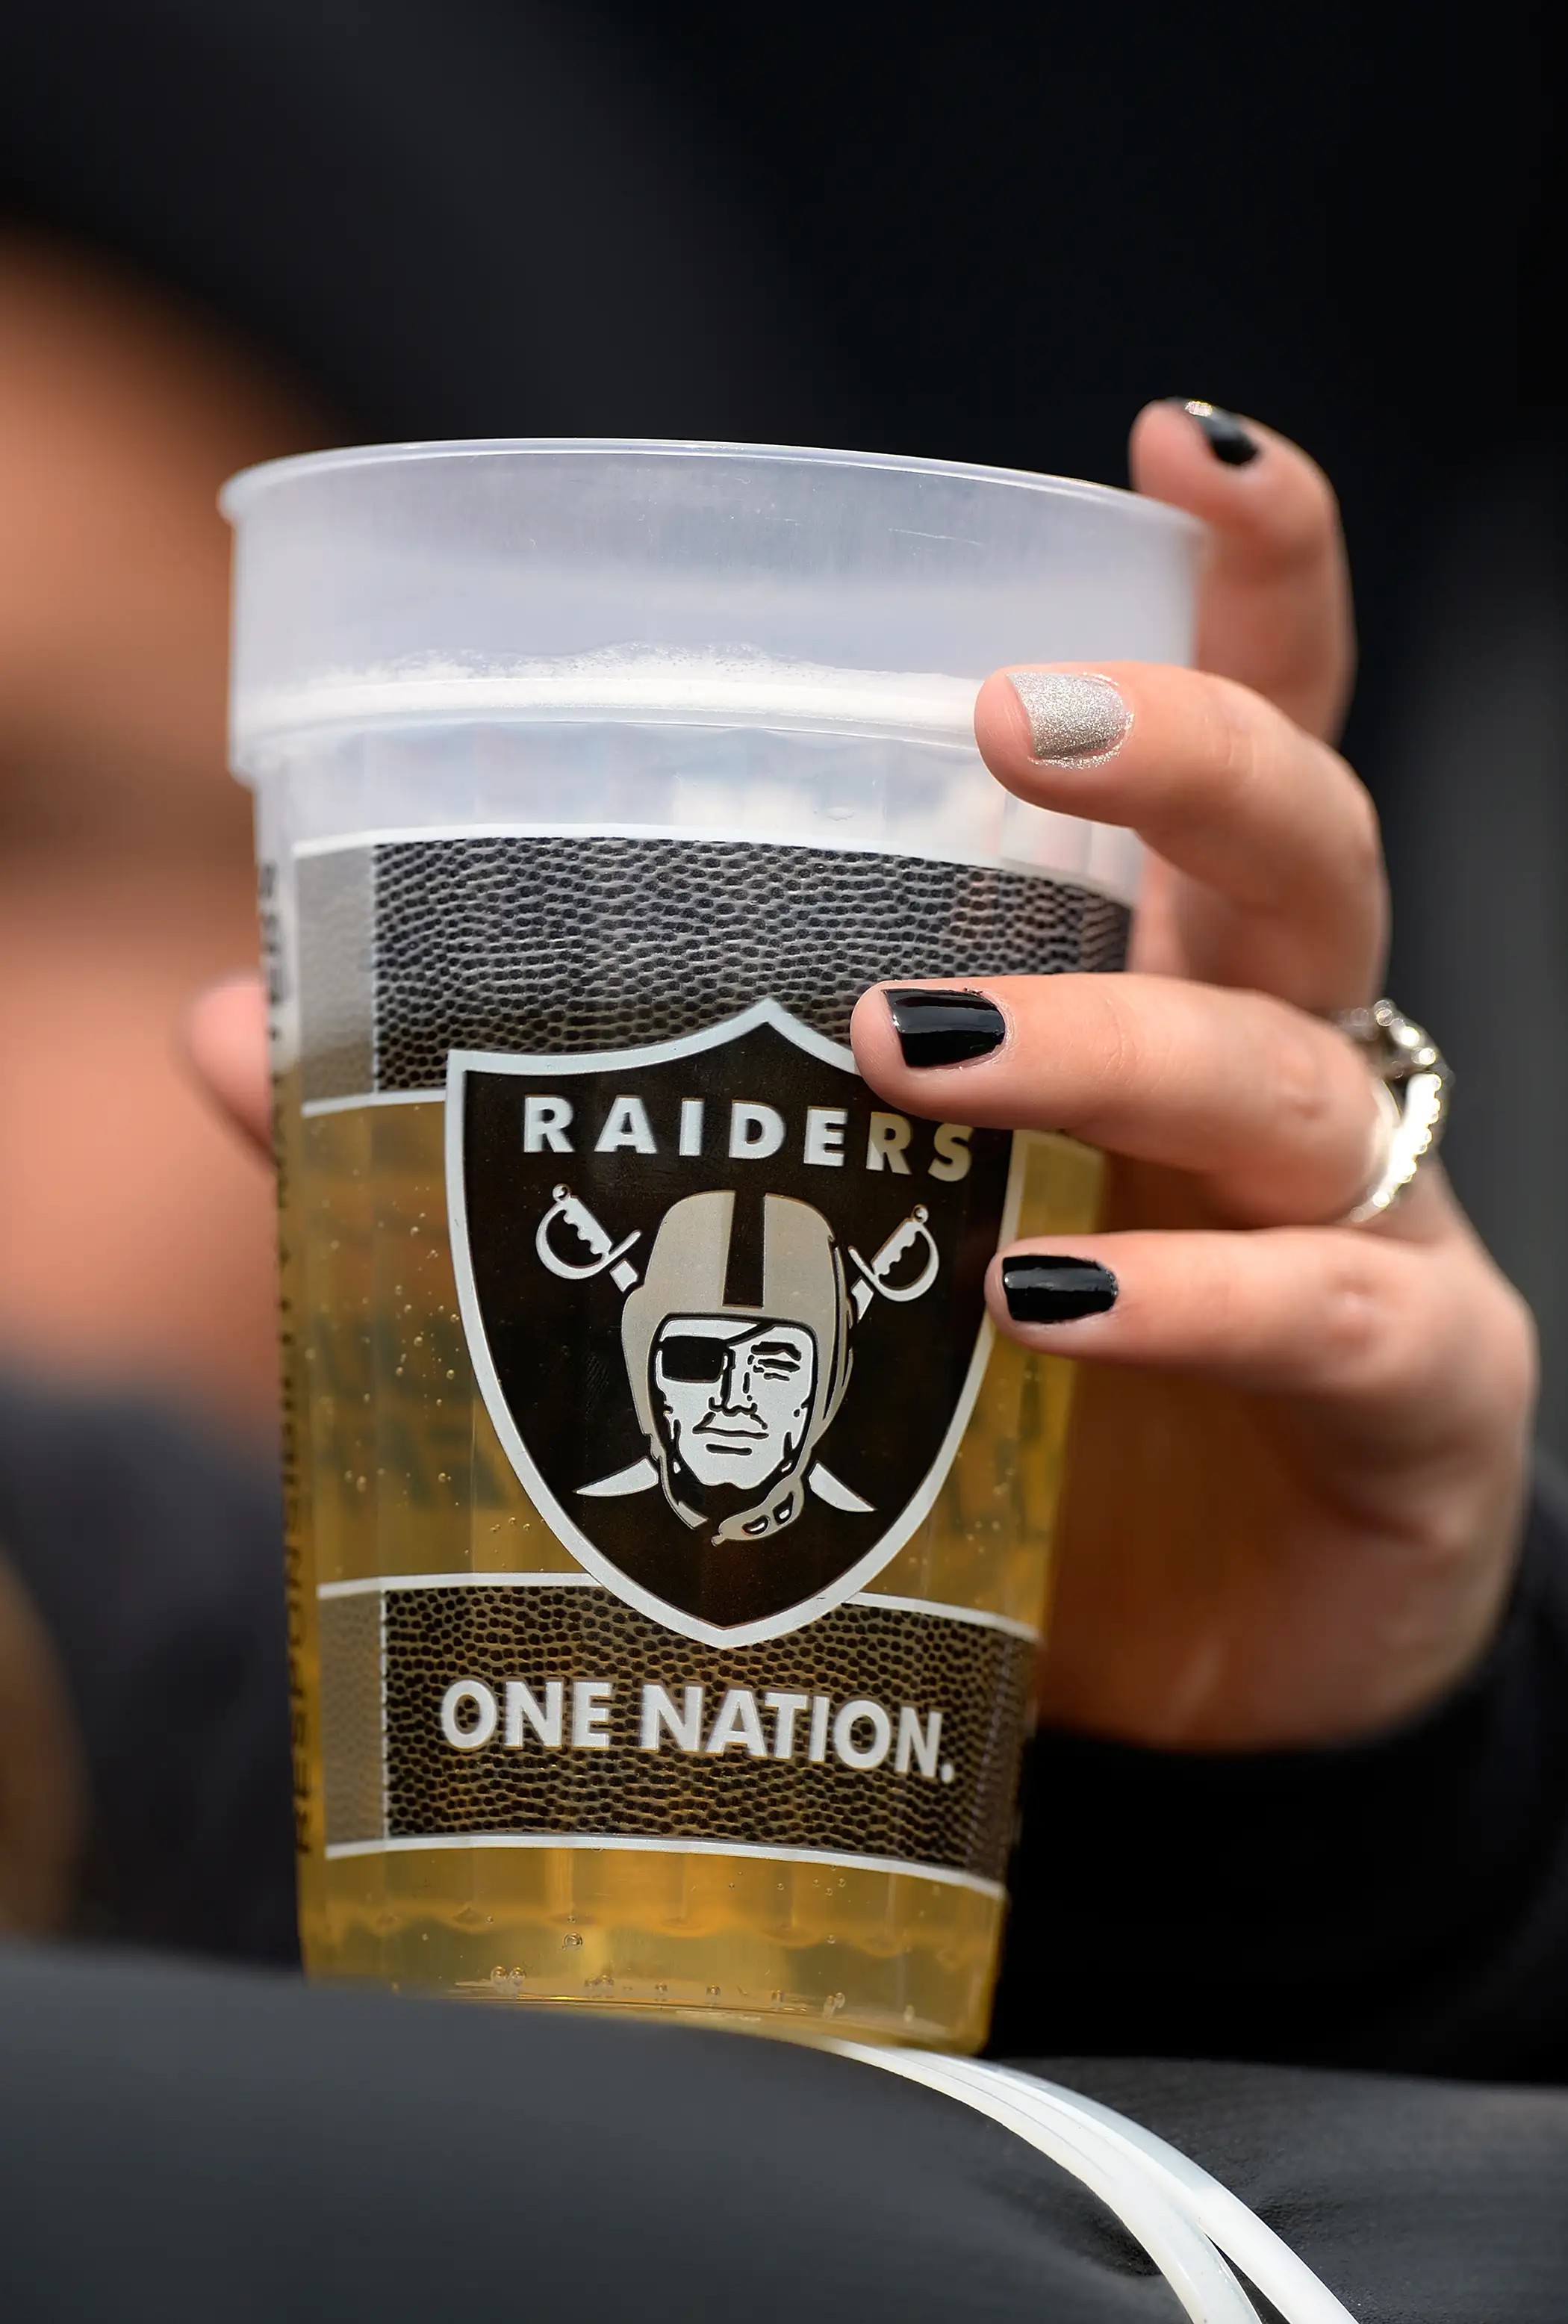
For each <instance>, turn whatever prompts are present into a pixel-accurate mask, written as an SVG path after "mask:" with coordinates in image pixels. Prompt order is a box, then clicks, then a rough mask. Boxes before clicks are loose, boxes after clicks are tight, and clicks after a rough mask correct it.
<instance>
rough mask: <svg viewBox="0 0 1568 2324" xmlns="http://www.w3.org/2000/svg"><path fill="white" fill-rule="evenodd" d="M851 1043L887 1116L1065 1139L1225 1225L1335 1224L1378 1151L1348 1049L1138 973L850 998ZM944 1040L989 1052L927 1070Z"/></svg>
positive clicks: (1305, 1021) (1243, 1000)
mask: <svg viewBox="0 0 1568 2324" xmlns="http://www.w3.org/2000/svg"><path fill="white" fill-rule="evenodd" d="M851 1038H852V1039H853V1043H854V1050H855V1058H856V1062H857V1063H858V1065H859V1066H860V1069H861V1071H862V1074H864V1075H865V1078H866V1079H867V1081H868V1082H870V1084H872V1088H873V1089H875V1090H876V1091H878V1092H879V1093H880V1094H881V1096H882V1097H884V1098H885V1099H886V1100H887V1101H888V1102H890V1104H892V1105H894V1106H897V1107H899V1108H900V1109H902V1110H905V1111H909V1112H910V1113H916V1114H922V1115H925V1116H927V1117H930V1118H934V1119H936V1120H946V1121H963V1122H968V1123H970V1124H972V1125H973V1126H974V1127H976V1128H982V1127H984V1128H992V1129H1019V1130H1065V1131H1067V1132H1069V1133H1070V1134H1071V1135H1072V1136H1074V1137H1075V1138H1082V1139H1086V1140H1087V1141H1088V1142H1089V1143H1090V1144H1091V1145H1093V1146H1100V1147H1105V1148H1109V1149H1110V1150H1111V1152H1113V1153H1117V1154H1123V1155H1127V1156H1129V1157H1131V1158H1132V1159H1134V1160H1136V1161H1140V1162H1154V1163H1158V1164H1160V1165H1161V1166H1163V1167H1166V1168H1167V1169H1174V1170H1181V1171H1185V1172H1187V1173H1189V1174H1190V1175H1191V1176H1193V1177H1194V1179H1195V1181H1196V1182H1197V1184H1198V1185H1200V1186H1201V1188H1202V1189H1203V1190H1204V1194H1205V1195H1206V1196H1207V1198H1208V1201H1209V1203H1210V1204H1211V1205H1212V1206H1213V1210H1214V1211H1215V1212H1217V1213H1218V1214H1219V1215H1220V1216H1221V1217H1223V1218H1225V1219H1227V1220H1231V1219H1233V1220H1236V1221H1238V1222H1247V1223H1249V1224H1255V1225H1260V1224H1270V1225H1273V1224H1286V1223H1291V1224H1305V1223H1308V1222H1318V1221H1324V1220H1329V1219H1336V1218H1342V1217H1343V1216H1344V1215H1345V1213H1346V1212H1347V1211H1349V1210H1351V1208H1352V1207H1353V1206H1354V1205H1355V1203H1358V1202H1359V1201H1360V1199H1361V1197H1362V1196H1363V1195H1364V1194H1365V1193H1366V1190H1367V1188H1368V1186H1369V1185H1370V1184H1371V1182H1372V1180H1373V1178H1374V1176H1376V1173H1377V1168H1378V1164H1379V1157H1380V1154H1381V1150H1382V1140H1383V1136H1384V1131H1383V1127H1382V1115H1381V1112H1380V1110H1379V1102H1378V1099H1377V1096H1376V1093H1375V1088H1374V1084H1373V1082H1372V1078H1371V1075H1370V1074H1369V1073H1368V1071H1367V1069H1366V1066H1365V1065H1364V1063H1363V1062H1362V1060H1361V1058H1360V1055H1359V1053H1358V1052H1357V1051H1356V1050H1355V1049H1354V1048H1353V1047H1352V1046H1351V1043H1350V1042H1349V1041H1348V1040H1347V1039H1346V1038H1345V1037H1344V1036H1343V1035H1342V1034H1341V1033H1338V1032H1336V1031H1335V1030H1334V1029H1333V1027H1332V1026H1328V1025H1323V1024H1320V1023H1318V1022H1317V1021H1316V1020H1315V1019H1312V1018H1309V1017H1304V1016H1302V1015H1301V1014H1300V1013H1299V1011H1297V1010H1293V1009H1287V1008H1286V1007H1284V1006H1283V1005H1282V1004H1281V1003H1280V1002H1278V1001H1271V1000H1269V999H1268V998H1267V997H1266V996H1264V995H1262V994H1259V993H1241V992H1220V991H1214V990H1213V989H1212V988H1210V987H1206V986H1204V985H1196V984H1185V983H1182V982H1178V981H1176V979H1174V978H1168V977H1149V976H1076V975H1063V976H1017V977H985V978H982V979H977V980H976V981H975V982H974V983H973V985H969V986H964V987H963V988H954V987H953V986H951V985H942V984H930V983H927V984H915V983H910V984H902V985H891V986H886V987H881V988H873V990H872V991H871V992H869V993H866V994H864V995H862V999H861V1001H859V1003H858V1004H857V1006H856V1009H855V1012H854V1016H853V1019H852V1021H851ZM955 1038H958V1039H960V1040H967V1042H968V1044H969V1046H970V1047H971V1049H972V1051H973V1047H974V1046H976V1045H978V1043H979V1042H980V1041H981V1040H982V1038H984V1039H986V1040H988V1041H991V1042H992V1043H993V1044H994V1046H992V1047H991V1049H990V1052H989V1054H988V1055H984V1056H974V1055H973V1054H971V1056H969V1058H968V1060H967V1062H964V1063H961V1064H944V1063H940V1062H937V1063H927V1062H925V1060H926V1059H927V1058H929V1057H931V1056H933V1053H934V1052H935V1054H936V1056H938V1057H939V1056H941V1055H942V1053H943V1052H944V1051H947V1052H949V1053H950V1052H951V1050H952V1048H953V1046H954V1042H955Z"/></svg>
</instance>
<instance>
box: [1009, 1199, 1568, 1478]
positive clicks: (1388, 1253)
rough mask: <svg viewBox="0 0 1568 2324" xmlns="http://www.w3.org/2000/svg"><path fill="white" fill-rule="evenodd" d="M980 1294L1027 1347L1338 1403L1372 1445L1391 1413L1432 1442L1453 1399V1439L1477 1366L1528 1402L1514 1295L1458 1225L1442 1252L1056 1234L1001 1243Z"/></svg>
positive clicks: (1385, 1445) (1301, 1233) (1386, 1445)
mask: <svg viewBox="0 0 1568 2324" xmlns="http://www.w3.org/2000/svg"><path fill="white" fill-rule="evenodd" d="M1483 1272H1484V1276H1485V1278H1486V1279H1485V1283H1484V1285H1483V1283H1482V1281H1481V1277H1482V1274H1483ZM1462 1276H1463V1277H1467V1278H1469V1279H1471V1280H1472V1284H1473V1289H1474V1293H1475V1295H1476V1296H1469V1292H1468V1291H1467V1288H1466V1285H1465V1283H1462V1281H1461V1280H1460V1277H1462ZM986 1300H987V1303H988V1305H989V1306H990V1309H991V1313H992V1318H993V1320H994V1321H995V1323H997V1325H998V1327H999V1329H1001V1331H1003V1332H1004V1333H1008V1334H1009V1335H1010V1337H1011V1338H1013V1339H1015V1340H1019V1341H1021V1342H1023V1343H1024V1345H1025V1346H1028V1347H1036V1348H1041V1349H1049V1350H1051V1351H1054V1352H1056V1353H1058V1354H1062V1355H1069V1354H1070V1355H1072V1356H1073V1357H1074V1358H1075V1359H1081V1360H1084V1362H1090V1363H1097V1364H1113V1365H1121V1366H1129V1367H1142V1368H1148V1369H1153V1370H1157V1371H1160V1372H1175V1373H1183V1374H1185V1375H1188V1376H1189V1377H1192V1378H1194V1379H1205V1380H1210V1381H1213V1382H1214V1383H1216V1384H1218V1385H1220V1386H1223V1387H1229V1388H1241V1389H1245V1390H1246V1391H1248V1392H1249V1393H1250V1394H1258V1395H1263V1396H1280V1397H1307V1398H1313V1399H1318V1400H1321V1401H1324V1402H1327V1403H1332V1404H1337V1405H1340V1406H1343V1407H1344V1409H1345V1412H1346V1414H1347V1416H1349V1417H1350V1420H1351V1425H1353V1426H1354V1427H1355V1428H1356V1429H1357V1430H1358V1431H1361V1430H1364V1431H1366V1432H1368V1433H1369V1434H1370V1437H1371V1439H1372V1441H1373V1442H1374V1443H1375V1444H1376V1446H1377V1449H1378V1451H1379V1456H1382V1457H1388V1456H1392V1455H1395V1454H1397V1452H1398V1451H1399V1450H1400V1449H1401V1438H1400V1437H1399V1436H1398V1435H1397V1434H1394V1435H1390V1434H1389V1431H1390V1428H1391V1427H1393V1426H1394V1425H1395V1424H1396V1423H1397V1424H1398V1425H1399V1426H1400V1427H1402V1428H1403V1429H1404V1430H1405V1431H1406V1432H1407V1433H1406V1435H1405V1437H1404V1439H1403V1447H1404V1449H1407V1450H1408V1449H1410V1447H1411V1446H1412V1445H1413V1444H1414V1443H1415V1441H1416V1438H1417V1437H1418V1438H1419V1440H1420V1442H1421V1443H1422V1444H1423V1445H1429V1444H1430V1443H1431V1442H1432V1441H1433V1440H1434V1438H1436V1439H1438V1440H1441V1438H1442V1437H1443V1434H1444V1432H1445V1431H1451V1430H1452V1428H1453V1409H1452V1407H1453V1406H1454V1404H1455V1402H1456V1399H1460V1398H1462V1400H1463V1402H1464V1404H1465V1406H1466V1416H1467V1419H1466V1433H1467V1434H1469V1433H1470V1431H1471V1429H1472V1428H1473V1425H1474V1420H1475V1415H1474V1413H1473V1411H1471V1409H1470V1407H1471V1406H1472V1404H1473V1402H1474V1398H1475V1394H1476V1383H1477V1381H1478V1380H1479V1379H1480V1374H1481V1372H1482V1371H1483V1370H1484V1372H1485V1374H1486V1386H1485V1388H1484V1389H1483V1391H1482V1393H1483V1395H1485V1396H1495V1397H1496V1398H1497V1401H1498V1405H1499V1409H1501V1408H1503V1407H1504V1406H1506V1405H1507V1404H1508V1399H1510V1398H1515V1397H1517V1398H1518V1399H1519V1401H1518V1409H1519V1410H1520V1411H1524V1410H1525V1409H1526V1406H1527V1404H1528V1373H1529V1369H1530V1365H1531V1353H1530V1348H1531V1342H1530V1334H1529V1332H1528V1328H1527V1322H1526V1319H1525V1317H1524V1315H1523V1310H1522V1303H1520V1302H1518V1301H1517V1296H1515V1295H1514V1294H1512V1293H1511V1292H1509V1291H1508V1287H1507V1286H1505V1285H1504V1284H1503V1283H1502V1281H1501V1278H1500V1277H1496V1276H1495V1273H1494V1272H1493V1271H1492V1270H1491V1269H1490V1268H1488V1267H1487V1263H1486V1260H1485V1258H1484V1255H1483V1254H1481V1253H1480V1251H1479V1250H1476V1249H1475V1248H1474V1247H1473V1246H1472V1245H1471V1243H1470V1242H1469V1241H1468V1240H1467V1239H1466V1238H1465V1237H1464V1236H1463V1235H1462V1232H1461V1231H1458V1229H1457V1228H1456V1229H1455V1231H1453V1234H1452V1236H1451V1238H1450V1240H1448V1242H1447V1243H1446V1244H1445V1245H1444V1248H1443V1255H1442V1259H1441V1260H1440V1261H1438V1260H1435V1259H1434V1252H1433V1250H1432V1249H1431V1247H1430V1246H1422V1245H1418V1244H1413V1243H1408V1242H1401V1241H1397V1240H1391V1239H1389V1238H1388V1237H1386V1236H1383V1235H1378V1234H1366V1233H1363V1232H1361V1231H1360V1230H1358V1229H1356V1228H1351V1227H1347V1228H1339V1229H1328V1230H1324V1229H1323V1228H1299V1227H1282V1228H1272V1229H1266V1230H1264V1231H1259V1232H1257V1233H1252V1234H1225V1233H1222V1232H1205V1231H1187V1232H1183V1233H1178V1234H1161V1233H1153V1232H1130V1233H1125V1234H1111V1235H1077V1236H1074V1235H1068V1236H1064V1237H1063V1238H1061V1239H1060V1240H1053V1241H1051V1242H1049V1243H1047V1242H1042V1241H1038V1240H1035V1241H1029V1242H1022V1243H1018V1244H1015V1245H1014V1246H1013V1247H1012V1248H1011V1250H1008V1251H1004V1252H1002V1253H1001V1255H1000V1256H999V1257H998V1258H997V1259H995V1260H994V1261H993V1262H992V1268H991V1270H990V1272H989V1274H988V1276H987V1278H986ZM1053 1315H1055V1316H1056V1318H1057V1320H1054V1321H1053V1320H1049V1318H1050V1317H1052V1316H1053Z"/></svg>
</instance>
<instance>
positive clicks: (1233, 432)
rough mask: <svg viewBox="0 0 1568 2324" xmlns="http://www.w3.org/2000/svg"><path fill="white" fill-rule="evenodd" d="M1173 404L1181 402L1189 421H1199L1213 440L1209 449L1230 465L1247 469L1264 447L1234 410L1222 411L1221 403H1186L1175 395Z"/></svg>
mask: <svg viewBox="0 0 1568 2324" xmlns="http://www.w3.org/2000/svg"><path fill="white" fill-rule="evenodd" d="M1171 401H1172V402H1173V403H1179V404H1181V408H1182V410H1184V411H1185V413H1186V415H1187V418H1188V419H1189V420H1196V421H1197V424H1198V426H1199V427H1200V428H1201V429H1203V431H1204V435H1205V436H1206V437H1207V438H1208V439H1209V449H1210V451H1211V452H1212V453H1213V456H1214V457H1215V459H1216V460H1223V462H1224V464H1225V466H1226V467H1227V468H1244V467H1245V466H1247V463H1248V461H1249V460H1255V459H1256V458H1257V457H1258V455H1259V452H1261V450H1262V449H1263V447H1262V445H1261V444H1259V441H1258V438H1256V437H1255V436H1249V435H1248V433H1247V430H1246V429H1244V428H1243V427H1242V425H1241V421H1240V420H1238V419H1237V417H1236V415H1235V413H1234V412H1233V411H1222V410H1221V408H1220V406H1219V405H1218V404H1217V403H1183V402H1182V399H1181V397H1180V396H1179V395H1173V396H1172V398H1171Z"/></svg>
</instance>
